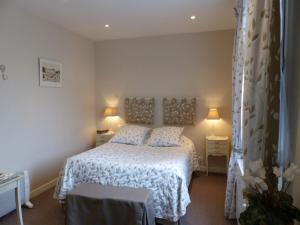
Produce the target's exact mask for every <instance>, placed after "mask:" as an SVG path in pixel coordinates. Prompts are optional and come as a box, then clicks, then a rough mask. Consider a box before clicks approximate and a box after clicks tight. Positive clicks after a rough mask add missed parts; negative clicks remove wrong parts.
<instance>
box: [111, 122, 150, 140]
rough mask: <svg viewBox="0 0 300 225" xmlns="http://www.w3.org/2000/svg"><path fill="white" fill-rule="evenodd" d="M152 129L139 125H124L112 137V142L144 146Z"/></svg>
mask: <svg viewBox="0 0 300 225" xmlns="http://www.w3.org/2000/svg"><path fill="white" fill-rule="evenodd" d="M149 131H150V128H147V127H142V126H137V125H124V126H123V127H121V129H120V130H119V131H118V132H117V133H116V135H115V136H113V137H112V139H111V140H110V142H112V143H120V144H130V145H142V144H144V141H145V139H146V137H147V134H148V133H149Z"/></svg>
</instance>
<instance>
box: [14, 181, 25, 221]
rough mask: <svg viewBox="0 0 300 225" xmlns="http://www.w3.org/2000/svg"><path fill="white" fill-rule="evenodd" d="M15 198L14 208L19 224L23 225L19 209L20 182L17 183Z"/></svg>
mask: <svg viewBox="0 0 300 225" xmlns="http://www.w3.org/2000/svg"><path fill="white" fill-rule="evenodd" d="M15 197H16V208H17V214H18V219H19V224H20V225H24V224H23V217H22V208H21V196H20V181H18V186H17V188H16V189H15Z"/></svg>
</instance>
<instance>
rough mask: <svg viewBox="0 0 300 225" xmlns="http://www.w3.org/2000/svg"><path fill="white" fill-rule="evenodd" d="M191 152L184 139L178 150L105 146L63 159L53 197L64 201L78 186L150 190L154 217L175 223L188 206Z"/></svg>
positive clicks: (122, 145)
mask: <svg viewBox="0 0 300 225" xmlns="http://www.w3.org/2000/svg"><path fill="white" fill-rule="evenodd" d="M194 153H195V149H194V145H193V143H192V142H191V141H189V140H187V139H185V140H184V141H183V142H182V146H180V147H150V146H147V145H140V146H133V145H125V144H116V143H107V144H104V145H101V146H99V147H97V148H94V149H92V150H90V151H87V152H84V153H81V154H78V155H76V156H73V157H71V158H68V159H67V160H66V162H65V164H64V166H63V168H62V169H61V172H60V176H59V179H58V182H57V186H56V190H55V193H54V198H56V199H58V200H64V199H65V197H66V194H67V193H68V192H69V191H71V190H73V189H74V188H75V187H76V186H77V185H79V184H81V183H98V184H102V185H111V186H126V187H133V188H147V189H149V190H152V194H153V201H154V211H155V216H156V217H157V218H161V219H167V220H170V221H177V220H178V219H179V218H180V217H181V216H183V215H185V213H186V207H187V206H188V205H189V203H190V196H189V192H188V186H189V183H190V179H191V174H192V171H193V169H195V168H196V165H193V162H196V161H197V160H195V154H194Z"/></svg>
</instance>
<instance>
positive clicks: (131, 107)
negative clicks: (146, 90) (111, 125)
mask: <svg viewBox="0 0 300 225" xmlns="http://www.w3.org/2000/svg"><path fill="white" fill-rule="evenodd" d="M154 103H155V100H154V98H151V99H146V98H140V99H137V98H126V99H125V120H126V122H127V123H137V124H153V122H154Z"/></svg>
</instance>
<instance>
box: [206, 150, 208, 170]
mask: <svg viewBox="0 0 300 225" xmlns="http://www.w3.org/2000/svg"><path fill="white" fill-rule="evenodd" d="M206 154H207V153H206ZM206 176H208V155H206Z"/></svg>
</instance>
